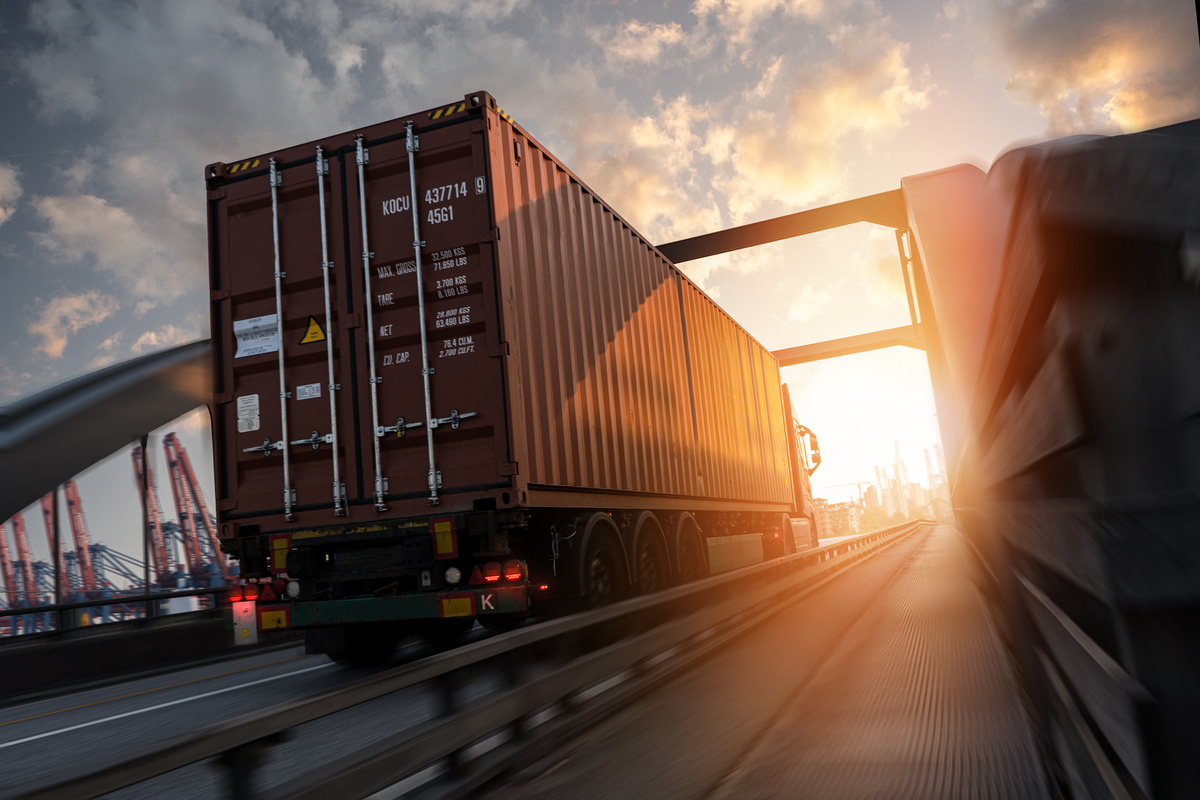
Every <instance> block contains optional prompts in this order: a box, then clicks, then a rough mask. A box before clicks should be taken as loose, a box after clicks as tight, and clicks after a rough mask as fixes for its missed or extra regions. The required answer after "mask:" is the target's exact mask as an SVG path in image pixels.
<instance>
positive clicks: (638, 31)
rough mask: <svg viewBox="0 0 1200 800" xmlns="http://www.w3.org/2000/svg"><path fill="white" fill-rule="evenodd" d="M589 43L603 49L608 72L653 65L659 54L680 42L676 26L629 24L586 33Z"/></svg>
mask: <svg viewBox="0 0 1200 800" xmlns="http://www.w3.org/2000/svg"><path fill="white" fill-rule="evenodd" d="M589 34H590V35H591V37H592V41H594V42H596V44H598V45H600V46H601V47H603V48H604V60H605V63H607V65H608V67H609V69H620V68H622V67H627V66H630V65H645V64H653V63H655V62H657V61H658V60H659V58H660V57H661V56H662V54H663V53H664V52H665V51H667V50H669V49H671V48H672V47H673V46H674V45H678V44H679V43H680V42H682V41H683V40H684V33H683V27H682V26H681V25H680V24H679V23H678V22H670V23H667V24H665V25H659V24H655V23H644V22H639V21H637V20H630V21H629V22H626V23H625V24H624V25H621V26H604V27H596V28H592V29H591V31H589Z"/></svg>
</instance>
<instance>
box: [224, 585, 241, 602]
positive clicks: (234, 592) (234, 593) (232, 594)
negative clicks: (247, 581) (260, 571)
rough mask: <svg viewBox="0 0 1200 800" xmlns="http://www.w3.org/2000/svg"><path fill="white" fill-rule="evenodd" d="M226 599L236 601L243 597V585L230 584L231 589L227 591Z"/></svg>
mask: <svg viewBox="0 0 1200 800" xmlns="http://www.w3.org/2000/svg"><path fill="white" fill-rule="evenodd" d="M225 599H226V600H228V601H229V602H230V603H236V602H238V601H240V600H241V599H242V587H241V586H240V585H236V586H230V587H229V591H227V592H226V593H225Z"/></svg>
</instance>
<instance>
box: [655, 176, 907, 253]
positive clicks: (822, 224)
mask: <svg viewBox="0 0 1200 800" xmlns="http://www.w3.org/2000/svg"><path fill="white" fill-rule="evenodd" d="M855 222H873V223H876V224H878V225H886V226H888V227H889V228H905V227H908V211H907V210H906V208H905V205H904V192H903V190H901V189H893V190H891V191H890V192H880V193H879V194H871V195H867V196H866V197H859V198H857V199H855V200H847V201H845V202H843V203H834V204H833V205H828V206H822V207H821V208H812V209H809V210H808V211H800V212H798V213H796V214H788V215H787V216H784V217H776V218H775V219H767V220H763V221H762V222H752V223H750V224H749V225H741V226H739V227H736V228H728V229H726V230H723V231H715V232H713V233H705V234H702V235H700V236H693V237H692V238H690V239H680V240H679V241H677V242H669V243H667V244H660V245H659V246H658V250H659V252H661V253H662V254H663V255H664V256H666V257H667V258H668V259H670V260H671V261H672V262H673V263H675V264H682V263H683V262H685V261H694V260H695V259H697V258H705V257H707V256H715V255H720V254H721V253H728V252H730V251H733V250H743V249H745V248H747V247H755V246H756V245H760V244H767V243H769V242H778V241H780V240H781V239H791V238H792V237H795V236H803V235H804V234H806V233H816V232H817V231H825V230H829V229H830V228H840V227H842V226H843V225H852V224H854V223H855Z"/></svg>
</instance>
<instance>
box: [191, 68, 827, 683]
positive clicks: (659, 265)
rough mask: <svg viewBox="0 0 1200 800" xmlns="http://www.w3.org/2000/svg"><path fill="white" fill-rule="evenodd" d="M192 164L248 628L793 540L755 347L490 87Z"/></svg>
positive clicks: (353, 617) (722, 555)
mask: <svg viewBox="0 0 1200 800" xmlns="http://www.w3.org/2000/svg"><path fill="white" fill-rule="evenodd" d="M205 169H206V184H207V193H208V204H207V207H208V232H209V276H210V299H211V306H212V307H211V320H212V341H213V343H214V348H213V350H214V358H213V369H214V387H215V388H214V398H213V406H212V412H213V437H214V445H215V446H214V453H215V457H214V459H215V468H216V485H215V491H216V496H217V502H216V512H217V523H218V530H219V539H220V542H221V547H222V549H223V551H224V552H226V553H227V554H229V555H230V556H231V557H233V558H236V559H238V561H239V563H240V565H241V575H242V576H243V580H244V581H245V583H244V585H241V586H239V587H236V588H235V590H234V591H235V593H236V594H237V595H238V597H239V598H241V602H242V603H243V604H245V603H246V601H248V600H253V601H254V602H255V605H254V606H253V616H254V624H255V625H256V626H257V628H258V629H261V630H269V629H278V628H290V629H299V630H303V631H304V632H305V640H306V644H307V649H308V651H309V652H314V653H328V654H330V655H331V657H334V658H335V659H338V660H345V661H351V662H370V661H378V660H382V659H386V658H387V656H388V655H389V654H390V653H391V651H392V649H393V647H394V645H395V643H396V641H397V639H398V638H399V637H400V636H402V635H405V634H407V633H409V632H412V631H416V632H419V633H421V634H423V635H425V636H426V637H427V638H430V639H433V640H435V641H441V642H452V641H454V640H456V639H457V638H459V637H461V636H462V635H463V634H464V633H465V632H466V631H467V630H468V629H469V628H470V627H471V626H472V625H473V624H474V622H475V621H479V622H480V623H481V624H483V625H484V626H485V627H489V628H492V629H502V628H505V627H511V626H515V625H518V624H520V623H522V622H523V621H524V620H525V619H527V618H528V617H530V616H531V615H534V614H537V615H542V614H555V613H561V612H564V611H571V610H575V609H579V608H590V607H595V606H599V605H603V604H606V603H610V602H613V601H615V600H618V599H620V598H622V597H626V596H629V595H632V594H636V593H645V592H652V591H656V590H658V589H662V588H665V587H667V586H670V585H672V584H675V583H677V582H681V581H687V580H691V579H695V578H698V577H701V576H704V575H708V574H714V573H718V572H722V571H726V570H730V569H735V568H737V567H740V566H744V565H747V564H751V563H756V562H761V561H763V560H764V559H769V558H775V557H780V556H782V555H784V554H786V553H789V552H795V551H796V550H801V549H806V548H808V547H811V546H813V545H815V543H816V539H817V531H816V525H815V520H814V513H813V506H812V497H811V494H812V493H811V487H810V480H809V476H810V474H811V473H812V471H813V470H814V469H816V467H817V465H818V464H819V463H820V451H819V445H818V442H817V439H816V437H815V435H813V434H812V433H811V431H809V430H808V428H806V427H804V426H802V425H801V424H800V421H799V420H798V419H797V417H796V414H795V411H794V409H793V406H792V402H791V400H790V397H789V395H788V391H787V387H786V386H785V385H783V384H782V383H781V380H780V375H779V366H778V364H777V362H776V360H775V359H774V357H773V356H772V355H771V353H770V351H768V350H767V349H766V348H764V347H763V346H762V345H761V344H760V343H759V342H757V341H756V340H755V339H754V338H753V337H752V336H751V335H750V334H749V333H747V332H746V331H745V330H744V329H743V328H742V327H741V326H739V325H738V324H737V323H736V322H734V320H733V319H732V318H730V316H729V315H728V314H726V313H725V312H724V311H723V310H722V309H721V308H720V307H719V306H718V305H717V304H716V303H714V302H713V301H712V300H711V299H710V298H709V297H708V296H707V295H706V294H705V293H704V292H703V291H702V290H701V289H700V288H699V287H698V286H697V285H696V284H695V283H694V282H693V281H691V280H689V279H688V277H687V276H686V275H684V274H683V273H682V272H681V271H680V270H679V269H678V268H676V267H675V266H674V265H673V264H672V263H671V262H670V261H669V260H668V259H667V258H665V257H664V256H663V255H662V253H661V252H659V251H658V250H657V249H656V248H655V247H654V246H653V245H652V244H650V243H649V242H648V241H647V240H646V239H645V238H644V237H643V236H642V235H641V234H639V233H638V232H637V231H636V230H635V229H634V228H633V226H632V225H630V224H629V223H628V222H627V221H626V220H624V219H623V218H622V217H621V216H620V215H619V214H618V213H617V212H616V211H615V210H613V209H612V208H611V207H610V206H608V205H607V204H606V203H605V202H604V201H603V200H602V199H600V197H599V196H598V195H597V194H596V193H595V192H594V191H592V190H591V189H590V188H588V186H587V185H586V184H584V182H583V181H582V180H580V178H579V177H578V176H576V175H575V174H574V173H572V172H571V171H570V170H569V169H568V168H567V167H566V166H565V165H564V164H563V163H562V162H561V161H559V160H558V159H557V158H556V157H555V156H554V155H553V154H551V153H550V152H549V151H548V150H547V149H546V148H545V147H543V146H542V145H541V144H539V143H538V142H537V141H536V140H535V139H534V138H533V137H532V136H530V135H529V133H528V132H526V131H525V129H524V128H523V127H521V125H519V124H518V123H517V122H515V121H514V120H513V119H512V117H511V116H510V115H509V114H507V113H505V112H504V111H503V110H502V108H501V107H500V106H499V105H498V104H497V103H496V101H495V99H494V98H493V97H492V96H491V95H489V94H488V93H486V92H471V93H469V94H467V95H465V96H463V97H462V99H460V100H455V101H454V102H452V103H449V104H446V105H442V106H438V107H435V108H432V109H428V110H425V111H421V112H418V113H415V114H410V115H407V116H404V117H400V118H398V119H395V120H391V121H387V122H383V123H380V124H377V125H372V126H369V127H365V128H362V129H359V130H356V131H350V132H347V133H342V134H338V135H334V136H329V137H326V138H323V139H321V140H318V141H315V142H310V143H307V144H303V145H298V146H295V147H288V148H285V149H282V150H279V151H276V152H272V153H268V154H264V155H259V156H255V157H251V158H245V159H241V160H238V161H232V162H219V163H215V164H211V165H209V166H207V167H206V168H205Z"/></svg>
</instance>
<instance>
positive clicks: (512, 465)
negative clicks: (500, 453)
mask: <svg viewBox="0 0 1200 800" xmlns="http://www.w3.org/2000/svg"><path fill="white" fill-rule="evenodd" d="M498 472H499V473H500V474H501V475H516V474H517V473H518V470H517V462H516V461H510V462H508V463H507V464H503V465H501V467H500V469H499V470H498Z"/></svg>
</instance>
